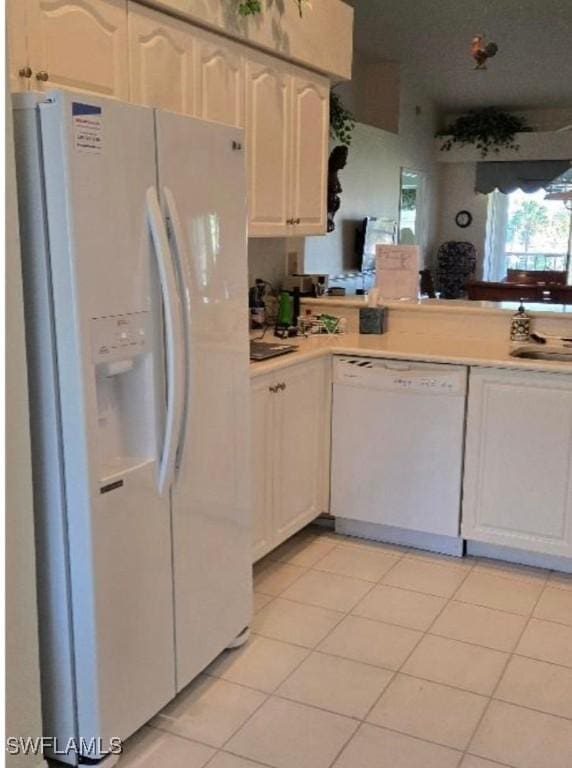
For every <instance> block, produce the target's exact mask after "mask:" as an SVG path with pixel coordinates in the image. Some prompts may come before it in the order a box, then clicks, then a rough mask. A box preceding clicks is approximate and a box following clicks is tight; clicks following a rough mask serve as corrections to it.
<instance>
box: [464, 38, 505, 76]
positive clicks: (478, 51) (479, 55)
mask: <svg viewBox="0 0 572 768" xmlns="http://www.w3.org/2000/svg"><path fill="white" fill-rule="evenodd" d="M498 49H499V47H498V45H497V44H496V43H487V45H485V38H484V36H483V35H475V36H474V37H473V39H472V41H471V54H472V56H473V59H474V60H475V61H476V63H477V66H476V67H475V69H486V68H487V63H486V62H487V59H490V58H492V57H493V56H495V55H496V53H497V51H498Z"/></svg>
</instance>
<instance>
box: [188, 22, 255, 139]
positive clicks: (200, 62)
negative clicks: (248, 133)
mask: <svg viewBox="0 0 572 768" xmlns="http://www.w3.org/2000/svg"><path fill="white" fill-rule="evenodd" d="M195 35H196V42H197V57H196V62H197V63H196V66H197V94H198V102H197V104H198V107H197V116H198V117H202V118H203V120H214V121H215V122H217V123H226V124H227V125H234V126H236V127H238V128H241V127H242V126H243V125H244V76H243V60H242V53H241V49H240V48H239V47H238V46H236V45H233V44H232V43H231V42H230V41H229V40H226V39H225V38H222V37H217V36H215V35H209V34H208V33H206V32H202V30H196V33H195Z"/></svg>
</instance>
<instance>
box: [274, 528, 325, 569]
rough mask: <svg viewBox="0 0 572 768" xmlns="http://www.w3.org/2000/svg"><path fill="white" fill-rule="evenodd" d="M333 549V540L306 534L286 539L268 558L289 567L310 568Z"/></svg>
mask: <svg viewBox="0 0 572 768" xmlns="http://www.w3.org/2000/svg"><path fill="white" fill-rule="evenodd" d="M335 547H336V541H335V539H330V538H326V537H324V536H316V535H315V534H308V533H306V534H305V535H304V536H302V537H300V536H295V537H294V538H293V539H288V541H286V542H284V544H282V545H281V546H279V547H278V549H275V550H274V552H271V553H270V555H269V557H271V558H272V559H273V560H281V561H282V562H286V563H290V565H299V566H301V567H303V568H310V567H311V566H313V565H315V564H316V563H317V562H318V561H319V560H321V559H322V558H323V557H324V556H325V555H327V554H328V552H331V550H332V549H334V548H335Z"/></svg>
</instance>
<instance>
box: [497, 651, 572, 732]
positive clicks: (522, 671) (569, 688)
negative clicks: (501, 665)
mask: <svg viewBox="0 0 572 768" xmlns="http://www.w3.org/2000/svg"><path fill="white" fill-rule="evenodd" d="M495 698H497V699H502V700H503V701H508V702H511V703H512V704H520V705H522V706H523V707H530V708H531V709H539V710H541V711H542V712H547V713H548V714H551V715H558V716H560V717H568V718H570V719H572V669H569V668H568V667H559V666H556V664H547V663H545V662H543V661H536V660H535V659H525V658H523V657H522V656H513V657H512V658H511V660H510V662H509V664H508V667H507V669H506V671H505V673H504V675H503V676H502V679H501V682H500V684H499V687H498V688H497V690H496V692H495Z"/></svg>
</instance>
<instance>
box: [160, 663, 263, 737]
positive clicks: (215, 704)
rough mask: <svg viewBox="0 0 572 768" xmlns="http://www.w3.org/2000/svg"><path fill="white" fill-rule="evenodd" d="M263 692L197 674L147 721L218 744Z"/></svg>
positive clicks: (171, 731)
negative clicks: (158, 712) (160, 710)
mask: <svg viewBox="0 0 572 768" xmlns="http://www.w3.org/2000/svg"><path fill="white" fill-rule="evenodd" d="M265 699H266V695H265V694H263V693H260V692H259V691H253V690H251V689H249V688H244V687H243V686H241V685H234V684H233V683H229V682H227V681H226V680H217V679H215V678H214V677H208V676H206V675H201V676H200V677H199V678H197V679H196V680H195V681H194V682H193V683H191V685H189V686H187V688H185V689H184V690H183V691H182V692H181V693H180V694H179V695H178V696H177V698H176V699H175V700H174V701H172V702H171V703H170V704H168V705H167V707H165V709H164V710H163V711H162V712H161V713H160V714H159V715H157V716H156V717H154V718H153V720H152V721H151V725H153V726H154V727H155V728H160V729H161V730H164V731H168V732H169V733H174V734H176V735H178V736H184V737H185V738H189V739H195V740H196V741H201V742H203V743H205V744H210V745H212V746H213V747H221V746H222V745H223V744H224V743H225V741H226V740H227V739H228V738H230V736H232V734H233V733H234V732H235V731H237V730H238V728H240V726H241V725H242V724H243V723H244V722H245V720H247V719H248V718H249V717H250V715H251V714H252V713H253V712H254V711H255V710H256V709H257V708H258V707H259V706H260V705H261V704H262V702H263V701H264V700H265Z"/></svg>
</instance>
